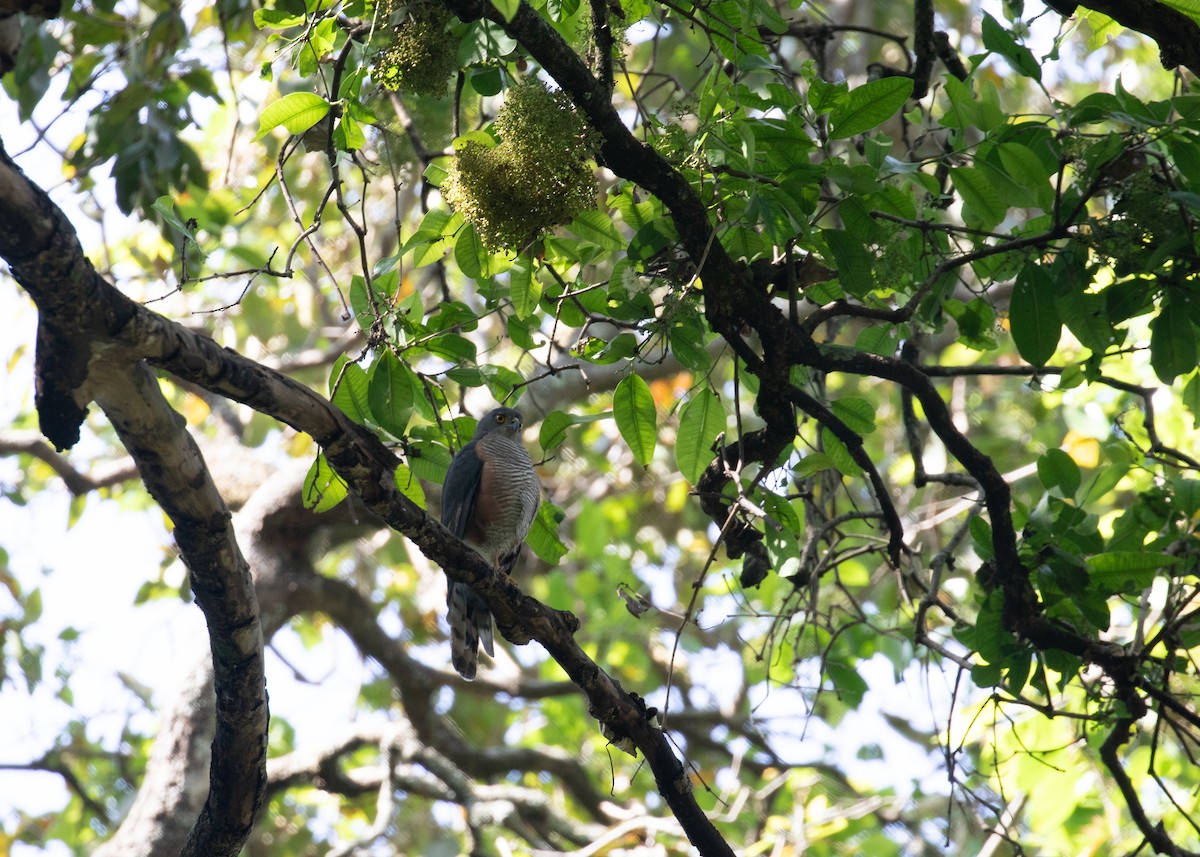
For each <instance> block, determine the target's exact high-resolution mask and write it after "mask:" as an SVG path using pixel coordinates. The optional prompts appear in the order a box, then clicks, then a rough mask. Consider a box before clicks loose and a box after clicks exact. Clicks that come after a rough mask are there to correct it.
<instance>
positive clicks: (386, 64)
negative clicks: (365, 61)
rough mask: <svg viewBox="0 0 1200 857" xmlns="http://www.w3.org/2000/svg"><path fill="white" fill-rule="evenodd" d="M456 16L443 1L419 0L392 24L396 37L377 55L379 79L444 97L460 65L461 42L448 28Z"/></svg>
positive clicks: (395, 87) (385, 84)
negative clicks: (450, 36) (459, 49)
mask: <svg viewBox="0 0 1200 857" xmlns="http://www.w3.org/2000/svg"><path fill="white" fill-rule="evenodd" d="M453 18H454V16H453V15H452V14H451V13H450V12H449V11H448V10H447V9H446V7H445V6H443V5H442V4H441V3H435V2H431V0H416V2H412V3H409V4H408V5H407V14H406V16H405V18H404V20H403V21H402V22H401V23H399V24H397V25H396V26H395V27H393V28H392V41H391V43H390V44H389V45H388V46H387V47H386V48H384V49H383V50H382V51H380V52H379V54H378V55H377V56H376V57H375V72H374V76H375V79H376V80H377V81H378V82H379V84H380V85H381V86H383V87H384V88H385V89H391V90H393V91H394V90H403V91H404V92H414V93H417V94H419V95H432V96H435V97H437V98H441V97H442V96H444V95H445V94H446V90H447V88H448V84H449V82H450V78H451V76H452V75H453V74H454V72H455V71H456V70H457V69H458V45H457V42H456V41H455V40H454V39H451V38H449V36H448V35H447V33H446V28H447V27H448V26H449V24H450V21H451V20H452V19H453Z"/></svg>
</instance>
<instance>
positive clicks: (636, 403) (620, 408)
mask: <svg viewBox="0 0 1200 857" xmlns="http://www.w3.org/2000/svg"><path fill="white" fill-rule="evenodd" d="M613 417H614V418H615V419H616V421H617V430H618V431H620V432H621V437H623V438H625V442H626V443H627V444H629V449H630V451H631V452H633V457H634V460H636V461H637V463H638V464H640V465H642V467H645V466H646V465H648V464H649V463H650V459H652V458H653V457H654V446H655V444H656V443H657V442H658V429H657V426H656V424H655V414H654V397H653V396H652V395H651V394H650V386H649V385H648V384H647V383H646V382H645V381H643V380H642V379H641V377H640V376H638V375H634V374H630V375H626V376H625V377H624V378H623V379H622V380H621V383H619V384H617V389H615V390H613Z"/></svg>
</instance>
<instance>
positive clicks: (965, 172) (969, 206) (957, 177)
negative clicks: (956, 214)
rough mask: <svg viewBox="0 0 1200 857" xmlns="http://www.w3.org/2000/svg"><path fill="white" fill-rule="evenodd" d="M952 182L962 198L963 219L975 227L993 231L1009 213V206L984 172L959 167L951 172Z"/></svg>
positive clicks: (973, 168)
mask: <svg viewBox="0 0 1200 857" xmlns="http://www.w3.org/2000/svg"><path fill="white" fill-rule="evenodd" d="M950 181H951V182H952V183H953V185H954V189H955V190H956V191H958V195H959V196H961V197H962V200H963V219H964V220H967V221H968V222H970V223H972V224H973V225H975V226H978V227H980V228H981V229H991V228H993V227H994V226H995V225H996V224H997V223H999V222H1000V221H1001V220H1003V219H1004V215H1005V214H1007V213H1008V206H1007V205H1005V203H1004V200H1002V199H1001V198H1000V194H999V193H998V192H997V191H996V186H995V185H993V184H992V182H991V181H989V180H988V177H987V174H986V173H984V171H983V170H980V169H977V168H975V167H957V168H955V169H952V170H951V171H950Z"/></svg>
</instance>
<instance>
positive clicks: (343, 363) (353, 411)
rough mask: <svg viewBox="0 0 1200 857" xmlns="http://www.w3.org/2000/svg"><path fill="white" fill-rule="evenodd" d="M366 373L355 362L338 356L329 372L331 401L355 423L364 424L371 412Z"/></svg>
mask: <svg viewBox="0 0 1200 857" xmlns="http://www.w3.org/2000/svg"><path fill="white" fill-rule="evenodd" d="M368 386H369V384H368V381H367V373H366V372H364V371H363V368H362V367H361V366H359V365H358V364H357V363H351V362H349V361H347V360H346V359H345V358H344V357H340V358H338V360H337V361H336V362H334V364H333V371H332V372H330V374H329V390H330V394H331V396H332V399H331V401H332V402H333V404H334V405H336V406H337V407H338V408H340V409H341V411H342V413H344V414H345V415H346V416H348V417H349V418H350V419H352V420H354V421H355V422H356V423H360V424H362V425H366V423H367V421H368V419H369V418H370V414H371V405H370V402H369V401H368V396H367V388H368Z"/></svg>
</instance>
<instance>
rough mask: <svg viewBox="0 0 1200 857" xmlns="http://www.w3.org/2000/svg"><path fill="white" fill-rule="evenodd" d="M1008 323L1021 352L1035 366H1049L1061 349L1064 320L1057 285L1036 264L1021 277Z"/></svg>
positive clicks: (1018, 276)
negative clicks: (1059, 315) (1059, 311)
mask: <svg viewBox="0 0 1200 857" xmlns="http://www.w3.org/2000/svg"><path fill="white" fill-rule="evenodd" d="M1008 323H1009V329H1010V332H1011V333H1012V338H1013V342H1014V343H1016V346H1017V351H1018V352H1019V353H1020V354H1021V357H1023V358H1024V359H1025V360H1026V361H1028V362H1029V363H1032V364H1033V365H1034V366H1045V365H1046V363H1047V362H1048V361H1049V360H1050V358H1051V357H1053V356H1054V352H1056V351H1057V350H1058V341H1059V338H1060V337H1061V336H1062V321H1061V320H1060V319H1059V317H1058V305H1057V304H1056V303H1055V300H1054V283H1053V282H1051V280H1050V277H1049V276H1047V274H1046V272H1045V271H1044V270H1042V268H1041V266H1040V265H1038V264H1036V263H1031V264H1028V265H1026V266H1025V267H1024V268H1022V269H1021V273H1020V274H1018V275H1017V282H1016V285H1014V286H1013V293H1012V299H1011V300H1010V302H1009V305H1008Z"/></svg>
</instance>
